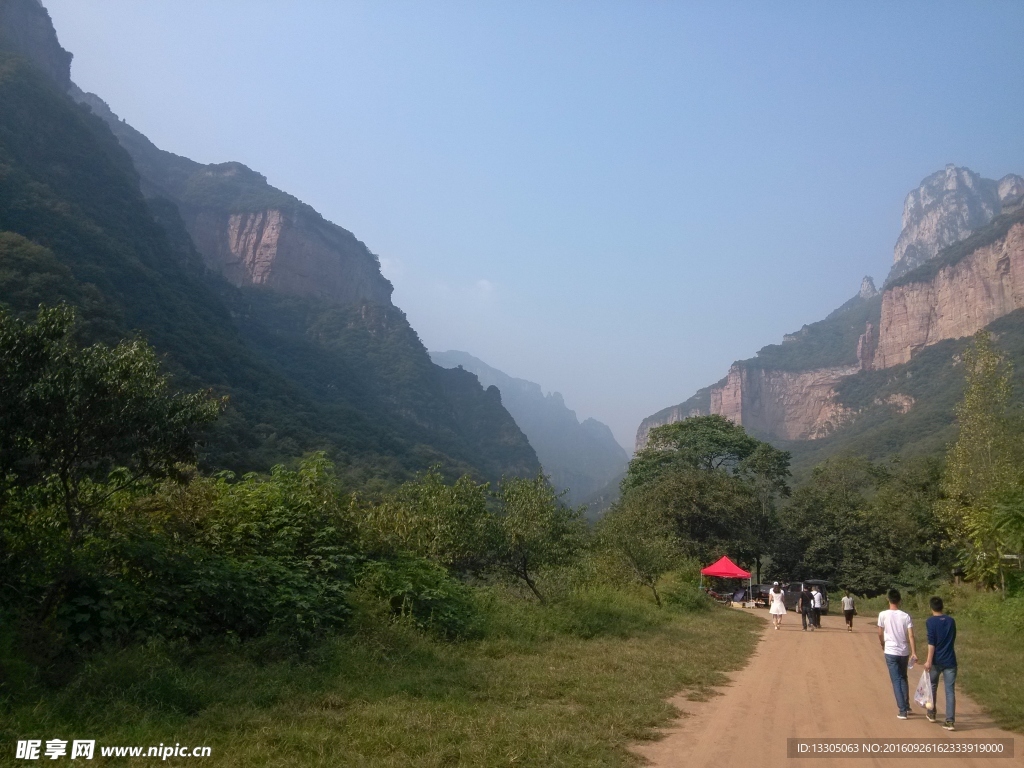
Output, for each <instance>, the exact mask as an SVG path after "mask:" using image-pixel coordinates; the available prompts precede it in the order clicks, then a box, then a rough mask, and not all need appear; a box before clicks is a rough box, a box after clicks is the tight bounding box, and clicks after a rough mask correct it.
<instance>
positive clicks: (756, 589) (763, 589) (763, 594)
mask: <svg viewBox="0 0 1024 768" xmlns="http://www.w3.org/2000/svg"><path fill="white" fill-rule="evenodd" d="M771 590H772V585H771V584H755V585H754V586H753V587H752V592H753V596H754V605H756V606H757V607H758V608H767V607H768V593H769V592H771Z"/></svg>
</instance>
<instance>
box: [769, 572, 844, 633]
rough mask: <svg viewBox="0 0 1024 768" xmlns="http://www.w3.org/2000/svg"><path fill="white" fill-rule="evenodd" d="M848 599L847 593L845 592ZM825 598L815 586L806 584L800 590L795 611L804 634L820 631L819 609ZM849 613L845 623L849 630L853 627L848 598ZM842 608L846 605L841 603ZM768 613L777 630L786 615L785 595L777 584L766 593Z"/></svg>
mask: <svg viewBox="0 0 1024 768" xmlns="http://www.w3.org/2000/svg"><path fill="white" fill-rule="evenodd" d="M847 597H849V592H847ZM824 600H825V597H824V595H823V594H822V592H821V590H820V589H819V588H818V586H817V585H814V586H811V587H808V586H807V585H806V584H804V585H803V588H802V589H801V590H800V597H799V598H798V599H797V603H796V611H797V613H799V614H800V620H801V621H802V622H803V625H804V632H806V631H807V630H808V629H810V631H811V632H813V631H814V630H815V629H821V609H822V606H823V605H824ZM850 605H851V612H850V617H849V619H848V621H847V623H848V624H849V625H850V627H851V629H852V627H853V623H852V622H853V612H852V606H853V598H850ZM843 607H844V608H845V607H846V603H845V602H844V603H843ZM768 613H770V614H771V617H772V623H773V624H774V625H775V628H776V629H778V628H779V627H781V626H782V617H783V616H785V615H786V613H787V609H786V593H785V592H784V591H783V590H782V587H781V586H780V585H779V582H777V581H776V582H775V583H774V584H772V588H771V590H770V591H769V592H768Z"/></svg>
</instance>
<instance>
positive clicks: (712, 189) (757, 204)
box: [44, 0, 1024, 448]
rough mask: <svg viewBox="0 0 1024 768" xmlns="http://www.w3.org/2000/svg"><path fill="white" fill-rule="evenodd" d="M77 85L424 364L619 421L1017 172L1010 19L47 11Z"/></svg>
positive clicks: (419, 8)
mask: <svg viewBox="0 0 1024 768" xmlns="http://www.w3.org/2000/svg"><path fill="white" fill-rule="evenodd" d="M44 2H45V4H46V6H47V8H48V9H49V11H50V14H51V16H52V17H53V20H54V24H55V26H56V28H57V34H58V36H59V38H60V40H61V43H62V44H63V45H64V47H65V48H67V49H68V50H70V51H72V52H73V53H74V54H75V59H74V63H73V65H72V77H73V79H74V80H75V81H76V82H77V83H78V84H79V85H80V86H81V87H83V88H84V89H85V90H88V91H93V92H96V93H98V94H99V95H100V96H102V97H103V98H104V99H105V100H106V101H107V102H108V103H109V104H110V106H111V108H112V109H113V110H114V111H115V112H116V113H117V114H119V115H120V116H121V117H123V118H125V119H126V120H128V122H129V123H131V124H132V125H134V126H135V127H136V128H138V129H139V130H141V131H142V132H143V133H145V134H146V135H147V136H149V137H150V138H151V139H152V140H153V141H154V142H155V143H156V144H157V145H158V146H160V147H162V148H163V149H167V150H170V151H172V152H176V153H178V154H182V155H186V156H188V157H191V158H193V159H195V160H198V161H200V162H223V161H226V160H238V161H241V162H243V163H245V164H246V165H249V166H250V167H252V168H254V169H256V170H258V171H259V172H261V173H263V174H265V175H266V176H267V178H268V179H269V181H270V182H271V183H272V184H274V185H275V186H278V187H280V188H282V189H284V190H286V191H288V192H290V193H292V194H294V195H296V196H297V197H299V198H301V199H302V200H304V201H305V202H307V203H309V204H310V205H312V206H314V207H315V208H317V209H318V210H319V211H320V212H321V213H322V214H324V215H325V216H326V217H327V218H329V219H331V220H332V221H334V222H336V223H338V224H340V225H341V226H343V227H345V228H347V229H349V230H351V231H352V232H354V233H355V234H356V236H357V237H359V238H360V239H361V240H363V241H364V242H365V243H366V244H367V245H368V246H369V247H370V249H371V250H372V251H374V252H375V253H377V254H378V255H379V256H380V258H381V262H382V265H383V268H384V272H385V274H386V275H387V276H388V277H389V278H391V280H392V281H393V282H394V284H395V295H394V300H395V303H396V304H397V305H398V306H399V307H401V308H402V309H403V310H405V311H406V313H407V314H408V316H409V319H410V321H411V322H412V325H413V327H414V328H415V329H416V330H417V331H418V332H419V334H420V336H421V338H422V339H423V341H424V343H425V344H426V345H427V346H428V348H430V349H441V350H445V349H460V350H465V351H467V352H470V353H471V354H474V355H476V356H477V357H480V358H481V359H483V360H485V361H486V362H487V363H489V364H490V365H492V366H494V367H496V368H500V369H501V370H503V371H505V372H506V373H508V374H510V375H513V376H517V377H521V378H526V379H530V380H533V381H536V382H539V383H540V384H541V385H542V386H543V387H544V388H545V389H547V390H553V391H560V392H562V393H563V394H564V396H565V400H566V402H567V404H568V405H569V407H571V408H574V409H575V410H576V412H577V414H578V415H579V416H580V418H581V419H582V418H584V417H587V416H593V417H595V418H597V419H599V420H601V421H604V422H606V423H608V424H609V425H610V426H611V427H612V430H613V431H614V433H615V435H616V437H617V438H618V439H619V441H620V442H622V443H623V444H624V445H625V446H627V447H629V448H631V447H632V440H633V435H634V434H635V431H636V428H637V426H638V424H639V422H640V421H641V419H643V418H644V417H645V416H647V415H649V414H651V413H653V412H655V411H657V410H660V409H661V408H663V407H665V406H668V405H673V404H675V403H678V402H680V401H682V400H684V399H685V398H687V397H689V396H690V395H691V394H692V393H693V391H694V390H696V389H697V388H699V387H701V386H704V385H707V384H709V383H711V382H713V381H716V380H717V379H719V378H721V376H723V375H724V374H725V372H726V370H727V369H728V367H729V365H730V363H731V362H732V361H733V360H737V359H742V358H745V357H749V356H751V355H752V354H753V353H754V352H756V350H757V349H759V348H760V347H761V346H763V345H765V344H770V343H776V342H778V341H779V340H780V339H781V337H782V334H783V333H787V332H791V331H793V330H796V329H798V328H799V327H800V326H801V325H802V324H804V323H809V322H813V321H815V320H819V319H821V318H822V317H824V316H825V315H826V314H827V313H828V312H829V311H831V310H832V309H834V308H836V307H837V306H839V305H840V304H841V303H842V302H844V301H845V300H846V299H848V298H849V297H850V296H852V295H853V294H854V293H855V292H856V291H857V289H858V287H859V284H860V279H861V277H863V276H864V275H865V274H871V275H873V276H874V277H875V279H876V282H877V283H878V284H879V285H880V284H881V281H882V280H883V279H884V277H885V274H886V273H887V271H888V268H889V266H890V264H891V261H892V248H893V245H894V244H895V241H896V237H897V235H898V234H899V229H900V215H901V212H902V205H903V198H904V197H905V195H906V193H907V192H908V191H909V190H910V189H912V188H913V187H915V186H916V185H917V184H918V183H919V182H920V181H921V179H923V178H924V177H925V176H927V175H928V174H930V173H932V172H934V171H936V170H939V169H941V168H942V167H943V166H944V165H945V164H946V163H956V164H958V165H966V166H968V167H970V168H972V169H974V170H975V171H978V172H979V173H982V174H983V175H985V176H988V177H991V178H998V177H1001V176H1003V175H1005V174H1006V173H1009V172H1016V173H1024V133H1022V130H1021V128H1022V125H1024V57H1022V56H1021V55H1020V40H1021V39H1022V36H1024V3H1019V2H1009V1H1004V2H996V1H992V2H974V3H952V2H946V3H943V2H927V3H914V2H900V3H890V2H884V3H883V2H876V3H871V2H863V3H862V2H858V3H846V4H840V3H828V4H825V3H810V2H804V3H763V2H747V3H722V2H706V3H681V2H679V3H675V2H653V1H651V2H645V1H643V0H634V1H633V2H615V3H611V2H586V3H583V2H549V1H546V2H507V3H492V2H443V1H441V0H438V1H436V2H428V3H424V2H386V1H384V0H377V1H375V2H354V3H346V2H334V1H332V2H327V1H326V0H319V1H312V0H309V1H303V0H289V2H284V0H277V2H269V1H267V0H246V2H242V1H241V0H230V1H229V0H204V1H203V2H198V1H191V0H147V2H145V3H142V2H138V0H92V1H91V2H83V1H82V0H44Z"/></svg>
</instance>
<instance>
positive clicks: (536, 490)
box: [496, 475, 587, 603]
mask: <svg viewBox="0 0 1024 768" xmlns="http://www.w3.org/2000/svg"><path fill="white" fill-rule="evenodd" d="M496 496H497V498H498V501H499V502H500V504H501V510H500V512H499V514H498V517H497V526H498V535H499V539H498V544H497V553H496V554H497V558H496V560H497V564H498V566H499V567H500V568H501V569H502V570H504V571H505V572H506V573H508V574H510V575H511V576H514V577H515V578H518V579H521V580H522V581H523V582H524V583H525V584H526V586H528V587H529V588H530V591H531V592H533V594H534V595H535V596H536V597H537V599H538V600H539V601H540V602H542V603H543V602H545V600H544V595H542V594H541V592H540V590H539V589H538V587H537V572H538V570H540V569H542V568H545V567H550V566H558V565H567V564H569V563H571V562H572V561H574V560H575V559H576V558H577V557H578V556H579V553H580V551H581V549H582V547H583V543H584V541H585V537H586V532H587V529H586V524H585V523H584V521H583V514H582V512H581V511H580V510H578V509H572V508H570V507H566V506H565V505H563V504H562V503H561V501H560V499H559V495H558V494H557V493H556V492H555V490H554V489H553V488H552V487H551V484H550V483H549V482H548V481H547V478H545V477H544V476H543V475H538V476H537V477H535V478H532V479H527V478H521V477H513V478H504V479H503V480H502V481H501V484H500V485H499V486H498V490H497V493H496Z"/></svg>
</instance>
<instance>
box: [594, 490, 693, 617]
mask: <svg viewBox="0 0 1024 768" xmlns="http://www.w3.org/2000/svg"><path fill="white" fill-rule="evenodd" d="M597 536H598V541H599V543H600V545H601V547H602V548H603V549H604V550H606V551H607V552H609V553H610V554H611V555H612V556H613V557H615V558H616V560H618V562H619V563H620V564H621V565H622V566H624V568H625V570H626V571H627V572H628V573H629V574H630V576H631V578H632V579H633V580H635V581H636V582H637V583H639V584H642V585H643V586H645V587H647V588H648V589H650V590H651V593H652V594H653V595H654V601H655V602H656V603H657V604H658V606H659V607H660V606H661V596H660V595H659V594H658V581H659V579H661V577H662V576H663V575H664V574H666V573H668V572H669V571H671V570H673V569H674V568H676V567H677V566H678V565H679V563H680V561H681V559H682V550H681V548H680V546H679V539H678V538H677V537H676V536H675V532H674V531H673V528H672V523H671V522H670V521H669V520H668V519H666V517H665V516H664V515H663V514H661V513H660V512H659V511H658V510H657V509H655V508H653V507H651V506H648V505H646V504H644V503H643V502H642V500H641V498H640V497H639V495H638V494H634V495H632V496H631V497H630V498H629V499H626V500H625V501H623V502H622V503H620V504H617V505H616V506H615V507H613V508H612V509H611V510H609V512H608V514H607V515H605V516H604V517H603V518H602V519H601V522H600V523H599V524H598V533H597Z"/></svg>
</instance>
